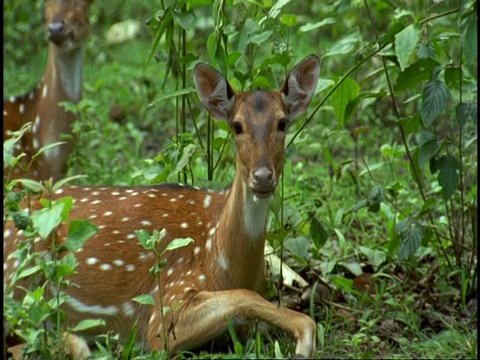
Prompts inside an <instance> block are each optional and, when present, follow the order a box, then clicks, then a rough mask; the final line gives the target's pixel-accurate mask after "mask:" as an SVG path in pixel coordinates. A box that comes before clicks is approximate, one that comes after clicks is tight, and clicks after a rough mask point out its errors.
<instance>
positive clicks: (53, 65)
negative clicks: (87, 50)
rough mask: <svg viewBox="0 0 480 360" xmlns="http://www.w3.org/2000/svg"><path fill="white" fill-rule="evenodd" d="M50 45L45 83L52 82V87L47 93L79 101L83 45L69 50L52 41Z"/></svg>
mask: <svg viewBox="0 0 480 360" xmlns="http://www.w3.org/2000/svg"><path fill="white" fill-rule="evenodd" d="M48 46H49V49H48V60H47V70H46V72H45V77H44V84H50V89H47V90H46V93H50V94H52V96H54V97H55V98H64V99H65V100H69V101H72V102H74V103H77V102H78V101H80V98H81V96H82V74H83V46H78V47H76V48H74V49H70V50H68V51H65V50H61V49H59V48H58V47H57V46H55V45H54V44H51V43H50V44H49V45H48ZM44 91H45V90H44ZM57 92H58V93H57ZM44 94H45V92H44Z"/></svg>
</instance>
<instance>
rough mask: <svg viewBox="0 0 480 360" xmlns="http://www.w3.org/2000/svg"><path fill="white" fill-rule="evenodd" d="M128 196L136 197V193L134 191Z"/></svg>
mask: <svg viewBox="0 0 480 360" xmlns="http://www.w3.org/2000/svg"><path fill="white" fill-rule="evenodd" d="M130 195H131V196H136V195H138V192H136V191H135V192H133V193H131V194H130Z"/></svg>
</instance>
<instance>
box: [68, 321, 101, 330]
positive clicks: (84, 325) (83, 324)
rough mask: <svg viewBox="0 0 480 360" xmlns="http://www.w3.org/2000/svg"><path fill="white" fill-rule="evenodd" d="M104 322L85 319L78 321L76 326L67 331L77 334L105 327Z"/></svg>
mask: <svg viewBox="0 0 480 360" xmlns="http://www.w3.org/2000/svg"><path fill="white" fill-rule="evenodd" d="M105 325H106V322H105V320H101V319H86V320H82V321H80V322H79V323H78V324H77V325H75V326H74V327H73V328H71V329H69V330H70V331H71V332H79V331H85V330H88V329H91V328H94V327H97V326H105Z"/></svg>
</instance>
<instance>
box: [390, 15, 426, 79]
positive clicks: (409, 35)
mask: <svg viewBox="0 0 480 360" xmlns="http://www.w3.org/2000/svg"><path fill="white" fill-rule="evenodd" d="M419 32H420V31H419V30H418V28H417V26H416V25H414V24H412V25H409V26H407V27H406V28H405V29H403V30H402V31H400V32H399V33H398V34H396V35H395V55H396V56H397V59H398V62H399V64H400V70H401V71H404V70H405V68H406V67H407V65H408V61H409V60H410V58H411V56H412V54H413V52H414V51H415V49H416V47H417V43H418V39H419Z"/></svg>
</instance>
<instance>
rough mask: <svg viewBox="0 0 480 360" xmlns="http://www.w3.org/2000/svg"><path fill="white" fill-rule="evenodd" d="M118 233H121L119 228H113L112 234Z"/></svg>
mask: <svg viewBox="0 0 480 360" xmlns="http://www.w3.org/2000/svg"><path fill="white" fill-rule="evenodd" d="M120 233H121V231H120V230H113V231H112V234H114V235H118V234H120Z"/></svg>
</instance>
